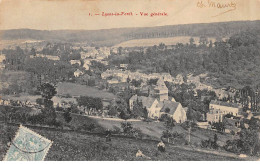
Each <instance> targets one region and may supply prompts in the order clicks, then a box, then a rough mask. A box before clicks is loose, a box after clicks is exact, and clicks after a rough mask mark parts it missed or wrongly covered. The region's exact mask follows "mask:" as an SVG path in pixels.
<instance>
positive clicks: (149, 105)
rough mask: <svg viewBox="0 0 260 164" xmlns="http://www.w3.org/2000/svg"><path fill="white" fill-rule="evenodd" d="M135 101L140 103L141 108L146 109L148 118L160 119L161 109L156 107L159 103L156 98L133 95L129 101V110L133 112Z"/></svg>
mask: <svg viewBox="0 0 260 164" xmlns="http://www.w3.org/2000/svg"><path fill="white" fill-rule="evenodd" d="M137 101H138V102H142V105H143V107H145V108H146V109H147V111H148V117H150V118H155V117H157V118H160V110H161V107H158V105H159V102H158V100H157V99H156V98H153V97H145V96H137V95H134V96H132V97H131V98H130V99H129V107H130V110H134V103H135V102H137Z"/></svg>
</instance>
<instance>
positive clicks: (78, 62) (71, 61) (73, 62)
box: [70, 60, 81, 65]
mask: <svg viewBox="0 0 260 164" xmlns="http://www.w3.org/2000/svg"><path fill="white" fill-rule="evenodd" d="M70 64H71V65H73V64H78V65H81V62H80V60H70Z"/></svg>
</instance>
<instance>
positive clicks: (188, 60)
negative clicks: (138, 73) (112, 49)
mask: <svg viewBox="0 0 260 164" xmlns="http://www.w3.org/2000/svg"><path fill="white" fill-rule="evenodd" d="M259 46H260V44H259V36H257V35H256V33H254V32H240V33H237V34H234V35H232V36H231V37H230V38H229V39H227V40H226V41H222V40H219V41H216V42H215V43H212V42H208V40H207V38H206V37H201V38H200V45H195V44H194V40H193V38H191V39H190V43H189V44H185V45H184V44H182V43H178V44H177V45H176V46H175V47H174V48H173V49H172V48H171V49H168V48H167V46H165V45H164V44H163V43H162V44H160V45H155V46H153V47H149V48H147V49H146V50H143V51H142V50H141V51H140V50H139V51H132V52H130V53H129V56H128V57H125V58H120V59H119V58H116V57H115V58H113V59H111V64H118V63H125V64H129V66H128V68H129V69H132V70H137V69H139V70H143V71H145V72H146V73H152V72H158V73H161V72H169V73H170V74H171V75H172V76H176V75H177V74H179V73H181V74H184V75H186V74H188V73H192V74H194V75H198V74H200V73H208V77H210V78H209V81H207V82H208V83H210V84H211V85H213V86H214V87H217V88H220V87H228V86H231V87H234V88H237V89H241V88H243V87H244V86H247V85H248V86H251V87H252V88H259V86H260V82H259V80H260V52H259V48H260V47H259Z"/></svg>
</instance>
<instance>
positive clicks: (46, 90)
mask: <svg viewBox="0 0 260 164" xmlns="http://www.w3.org/2000/svg"><path fill="white" fill-rule="evenodd" d="M39 90H40V92H41V96H42V99H43V105H44V107H45V108H52V104H53V102H52V100H51V99H52V97H53V96H54V95H55V94H56V93H57V91H56V88H55V87H54V86H53V85H51V84H49V83H44V84H42V85H41V86H40V88H39Z"/></svg>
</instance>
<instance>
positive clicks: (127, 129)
mask: <svg viewBox="0 0 260 164" xmlns="http://www.w3.org/2000/svg"><path fill="white" fill-rule="evenodd" d="M121 127H122V129H123V133H124V134H125V135H132V132H133V126H132V124H131V123H130V122H122V123H121Z"/></svg>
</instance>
